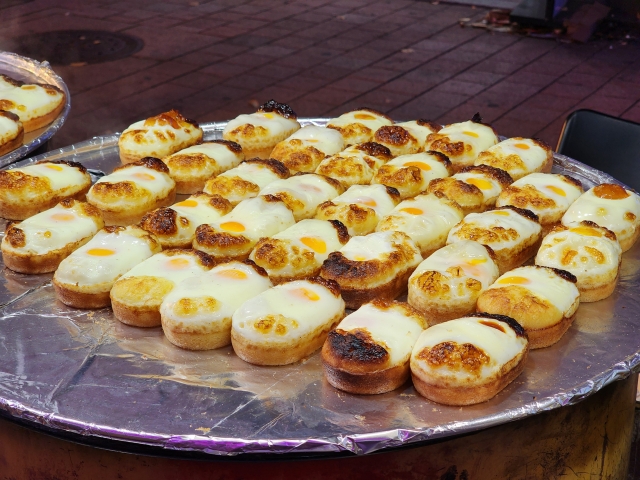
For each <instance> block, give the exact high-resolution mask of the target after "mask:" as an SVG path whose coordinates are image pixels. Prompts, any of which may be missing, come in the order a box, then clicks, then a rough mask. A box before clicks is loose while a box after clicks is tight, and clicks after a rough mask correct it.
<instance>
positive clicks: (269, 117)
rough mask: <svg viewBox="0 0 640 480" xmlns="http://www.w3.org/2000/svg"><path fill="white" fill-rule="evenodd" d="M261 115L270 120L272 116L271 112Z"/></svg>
mask: <svg viewBox="0 0 640 480" xmlns="http://www.w3.org/2000/svg"><path fill="white" fill-rule="evenodd" d="M262 116H263V117H264V118H268V119H269V120H271V119H272V118H273V113H263V114H262Z"/></svg>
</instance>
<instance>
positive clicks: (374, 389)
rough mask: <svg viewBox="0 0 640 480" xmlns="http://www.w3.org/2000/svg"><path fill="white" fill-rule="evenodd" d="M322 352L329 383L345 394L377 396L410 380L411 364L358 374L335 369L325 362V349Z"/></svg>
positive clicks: (323, 364)
mask: <svg viewBox="0 0 640 480" xmlns="http://www.w3.org/2000/svg"><path fill="white" fill-rule="evenodd" d="M325 345H326V343H325ZM322 352H323V361H322V367H323V368H324V375H325V378H326V379H327V382H329V384H331V386H333V387H335V388H337V389H339V390H343V391H345V392H349V393H355V394H360V395H377V394H379V393H386V392H390V391H392V390H395V389H396V388H399V387H401V386H402V385H404V384H405V383H406V382H407V380H408V379H409V373H410V370H409V362H406V364H404V365H396V366H395V367H391V368H388V369H386V370H381V371H379V372H372V373H360V374H358V373H352V372H348V371H345V370H341V369H339V368H336V367H333V366H332V365H330V364H329V363H327V362H325V361H324V349H323V351H322Z"/></svg>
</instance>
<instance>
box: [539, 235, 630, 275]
mask: <svg viewBox="0 0 640 480" xmlns="http://www.w3.org/2000/svg"><path fill="white" fill-rule="evenodd" d="M590 230H591V229H590ZM592 230H595V232H592V231H589V230H587V229H585V228H584V227H574V228H570V229H568V230H565V231H560V232H552V233H550V234H549V235H547V236H546V237H544V239H543V240H542V245H541V246H540V249H539V250H538V254H537V255H536V265H542V266H545V267H554V268H561V269H563V270H567V271H569V272H571V273H573V274H574V275H575V276H576V277H577V278H578V285H581V284H583V283H585V282H591V281H592V280H593V281H595V280H596V279H598V278H601V279H602V277H607V278H609V277H611V278H609V280H613V278H615V275H616V274H617V272H618V265H619V264H620V261H621V258H622V249H621V248H620V243H618V241H617V240H611V239H609V238H607V237H606V236H604V235H594V234H593V233H598V232H599V230H598V229H592ZM605 280H606V279H605Z"/></svg>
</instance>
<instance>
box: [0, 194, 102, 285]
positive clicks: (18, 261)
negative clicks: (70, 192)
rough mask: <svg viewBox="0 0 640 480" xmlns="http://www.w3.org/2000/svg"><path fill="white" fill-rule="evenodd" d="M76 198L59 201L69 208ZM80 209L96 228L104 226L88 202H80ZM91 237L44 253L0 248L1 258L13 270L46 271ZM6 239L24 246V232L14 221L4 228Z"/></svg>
mask: <svg viewBox="0 0 640 480" xmlns="http://www.w3.org/2000/svg"><path fill="white" fill-rule="evenodd" d="M75 203H76V200H73V199H65V200H62V201H61V202H60V204H61V205H63V206H64V207H66V208H71V207H73V206H74V205H75ZM82 209H83V210H84V212H85V214H86V215H87V216H88V217H93V218H94V219H95V221H96V224H97V229H100V228H102V227H103V226H104V223H103V221H102V217H101V216H100V212H99V211H98V209H97V208H95V207H93V206H92V205H90V204H88V203H84V202H83V203H82ZM91 238H93V234H92V235H88V236H87V237H84V238H82V239H80V240H78V241H76V242H72V243H69V244H67V245H65V246H64V247H63V248H59V249H57V250H52V251H50V252H47V253H46V254H44V255H31V254H21V253H18V252H12V251H10V250H8V249H4V248H3V249H2V259H3V261H4V264H5V266H6V267H8V268H10V269H11V270H13V271H14V272H20V273H26V274H37V273H48V272H53V271H55V270H56V269H57V268H58V266H59V265H60V262H61V261H62V260H64V259H65V258H67V257H68V256H69V255H70V254H71V253H72V252H73V251H75V250H77V249H78V248H80V247H81V246H82V245H84V244H85V243H87V242H88V241H89V240H91ZM5 239H6V241H7V242H8V243H9V244H10V245H11V246H12V247H14V248H19V247H24V246H25V245H26V239H25V235H24V232H23V231H22V230H21V229H20V227H19V225H18V224H16V223H15V222H9V223H8V224H7V228H6V230H5Z"/></svg>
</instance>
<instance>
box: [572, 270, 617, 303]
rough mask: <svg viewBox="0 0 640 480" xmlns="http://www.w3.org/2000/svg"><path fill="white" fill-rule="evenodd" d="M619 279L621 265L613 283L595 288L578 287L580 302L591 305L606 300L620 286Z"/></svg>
mask: <svg viewBox="0 0 640 480" xmlns="http://www.w3.org/2000/svg"><path fill="white" fill-rule="evenodd" d="M619 278H620V265H619V266H618V273H617V274H616V278H615V279H614V280H613V281H612V282H609V283H605V284H604V285H600V286H598V287H593V288H585V287H583V286H582V285H578V290H579V291H580V301H581V302H583V303H589V302H597V301H599V300H604V299H605V298H607V297H608V296H609V295H611V294H612V293H613V291H614V290H615V288H616V285H617V284H618V279H619Z"/></svg>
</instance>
